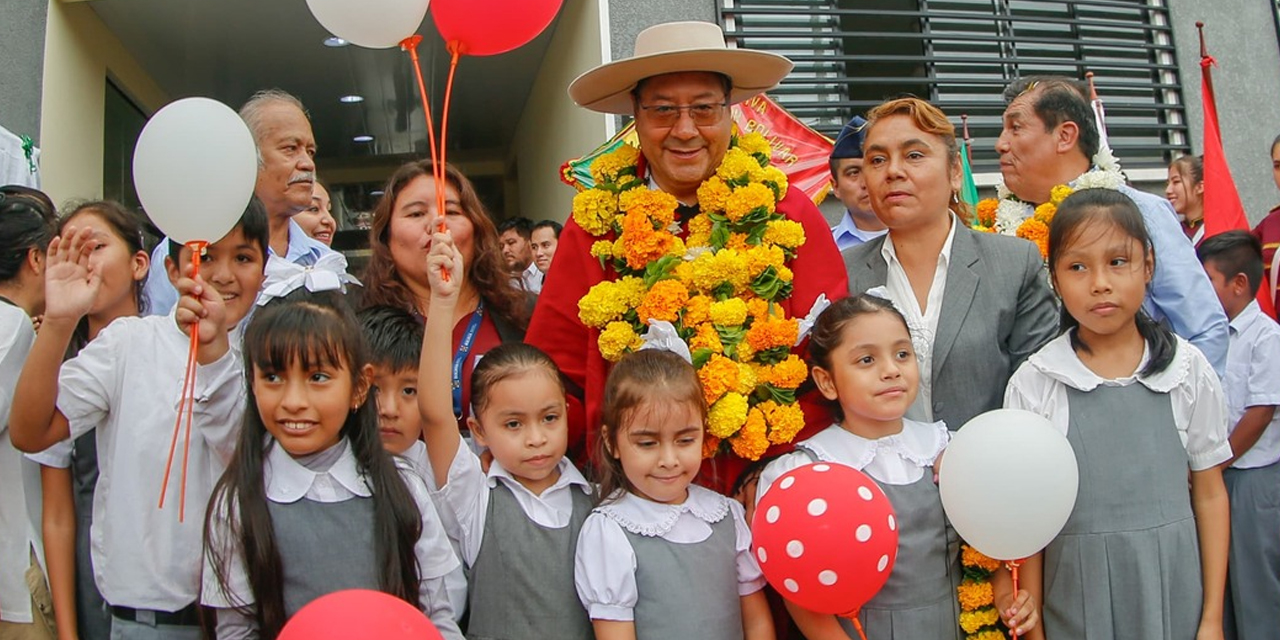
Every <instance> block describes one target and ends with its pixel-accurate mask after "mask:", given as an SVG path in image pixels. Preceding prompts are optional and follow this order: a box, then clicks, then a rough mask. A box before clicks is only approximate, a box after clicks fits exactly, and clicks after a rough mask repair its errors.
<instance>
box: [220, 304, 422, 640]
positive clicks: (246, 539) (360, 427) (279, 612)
mask: <svg viewBox="0 0 1280 640" xmlns="http://www.w3.org/2000/svg"><path fill="white" fill-rule="evenodd" d="M243 353H244V360H245V385H246V388H247V389H248V397H247V400H246V403H247V405H248V409H247V410H246V411H245V416H244V425H243V427H242V429H241V432H240V438H239V440H238V441H237V444H236V451H235V455H234V456H233V458H232V460H231V464H230V465H228V467H227V470H226V472H225V473H224V474H223V475H222V478H221V479H219V480H218V484H217V485H216V486H215V488H214V491H213V496H212V497H211V499H210V508H209V510H208V512H207V515H206V517H205V549H206V554H207V555H208V557H209V559H210V561H211V564H212V565H213V570H214V574H215V577H216V579H217V580H218V583H219V584H220V585H222V586H223V587H224V588H225V587H226V586H227V585H228V583H229V580H228V578H229V576H230V566H229V561H230V558H231V553H230V552H231V548H236V547H238V550H239V551H240V552H241V554H242V557H243V558H244V564H245V568H246V571H247V574H248V580H249V586H250V588H251V590H252V592H253V600H254V604H251V605H243V606H241V607H239V610H240V612H241V613H242V614H243V615H246V616H249V617H250V618H252V619H254V620H256V621H257V623H258V626H259V629H260V630H261V635H262V637H263V638H275V637H276V635H278V634H279V633H280V630H281V628H282V627H283V626H284V623H285V620H286V617H287V616H286V612H285V605H284V588H285V585H284V573H283V571H282V566H281V559H280V553H279V550H278V548H277V540H276V536H275V529H274V526H273V525H272V522H271V514H270V511H269V510H268V508H267V496H266V488H265V484H264V478H263V467H264V464H265V462H266V455H267V452H268V451H269V449H270V447H271V446H272V444H274V442H273V441H272V440H271V439H270V438H269V437H268V432H267V429H266V427H265V425H264V424H263V421H262V417H261V416H260V415H259V413H258V411H257V399H256V397H255V395H254V391H253V378H254V370H255V369H264V370H280V369H284V368H287V367H288V366H290V365H291V364H292V363H294V362H296V361H299V360H301V362H302V363H303V364H304V365H312V364H318V363H328V364H341V365H343V366H345V367H346V368H347V370H348V371H349V372H350V374H351V376H352V379H353V382H355V383H356V386H355V388H357V389H358V388H360V387H361V386H362V385H363V384H364V382H363V380H362V379H361V377H360V376H361V374H360V371H361V370H362V369H363V368H364V366H365V364H366V363H367V361H368V355H367V347H366V346H365V342H364V339H363V337H362V336H361V335H360V330H359V324H358V323H357V322H356V318H355V314H354V313H352V311H351V309H350V308H349V307H348V306H347V303H346V301H345V300H344V299H343V296H342V294H340V293H338V292H336V291H326V292H321V293H311V292H309V291H307V290H306V289H298V290H297V291H294V292H293V293H290V294H289V295H288V296H285V297H283V298H277V299H275V300H272V301H271V302H270V303H268V304H267V305H266V306H264V307H263V308H261V309H259V310H258V311H257V313H255V314H254V316H253V319H252V320H251V321H250V322H249V326H248V328H247V329H246V331H245V335H244V348H243ZM374 404H375V403H374V402H371V401H370V400H369V398H368V397H367V396H366V398H365V401H364V403H362V404H361V405H360V406H359V407H358V408H357V409H355V410H353V411H351V412H350V413H349V414H348V415H347V420H346V423H345V424H343V426H342V431H341V436H342V437H344V438H346V439H347V441H348V446H350V447H351V451H352V453H353V454H354V455H355V459H356V466H357V468H358V469H359V471H360V473H361V474H363V475H364V476H365V478H366V479H367V481H368V483H369V486H370V489H371V490H372V494H373V496H372V499H373V505H374V511H373V513H374V515H373V522H372V523H370V525H371V526H372V527H373V529H374V540H375V541H376V543H375V544H376V545H377V549H376V557H377V563H378V582H379V589H381V590H382V591H384V592H386V593H388V594H391V595H394V596H396V597H398V598H401V599H403V600H405V601H406V602H409V603H410V604H412V605H414V606H415V607H417V606H418V605H419V602H418V598H419V592H418V586H419V585H418V565H417V556H416V554H415V553H414V545H415V544H416V543H417V541H418V538H419V537H420V536H421V534H422V520H421V513H420V512H419V510H418V507H417V504H416V502H415V501H414V499H413V495H412V494H411V493H410V492H409V488H408V487H407V486H405V484H404V481H403V479H402V478H401V476H400V472H399V471H398V469H397V468H396V466H395V463H394V462H393V461H392V458H391V457H390V456H389V455H388V454H387V453H386V452H385V451H384V450H383V448H382V440H381V438H380V437H379V435H378V416H377V410H376V408H375V406H374ZM264 442H267V443H268V444H266V445H264ZM221 505H230V508H225V509H224V508H221ZM232 510H234V511H232ZM220 511H221V512H223V513H229V512H233V513H235V514H236V516H238V519H239V522H238V527H237V528H236V529H234V530H233V531H232V532H231V535H230V536H228V537H227V540H226V542H225V544H224V545H223V547H222V548H218V547H217V545H215V543H214V540H215V539H214V538H213V537H212V535H211V532H212V525H213V521H214V518H215V517H216V516H215V514H217V513H218V512H220ZM232 521H233V522H234V521H235V519H232ZM284 544H287V541H285V542H284ZM231 545H234V547H231ZM228 547H231V548H228Z"/></svg>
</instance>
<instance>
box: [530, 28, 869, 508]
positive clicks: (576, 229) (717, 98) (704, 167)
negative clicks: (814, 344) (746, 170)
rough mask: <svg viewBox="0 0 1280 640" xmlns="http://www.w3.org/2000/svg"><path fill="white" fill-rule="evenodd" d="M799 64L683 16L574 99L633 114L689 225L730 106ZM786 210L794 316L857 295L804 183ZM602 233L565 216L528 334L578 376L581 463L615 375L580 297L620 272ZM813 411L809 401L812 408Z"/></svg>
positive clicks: (573, 379) (722, 479) (654, 174)
mask: <svg viewBox="0 0 1280 640" xmlns="http://www.w3.org/2000/svg"><path fill="white" fill-rule="evenodd" d="M791 67H792V64H791V61H790V60H787V59H786V58H784V57H782V56H780V55H777V54H773V53H766V52H761V51H749V50H746V49H731V48H729V47H727V46H726V45H725V41H724V32H723V31H721V30H720V27H718V26H716V25H714V24H711V23H706V22H673V23H666V24H659V25H656V26H653V27H650V28H648V29H646V30H644V31H643V32H641V33H640V35H639V36H637V37H636V43H635V55H633V56H632V57H630V58H625V59H622V60H616V61H614V62H610V63H607V64H603V65H601V66H599V67H596V68H594V69H592V70H590V71H587V72H586V73H584V74H582V75H581V76H579V77H578V78H577V79H576V80H574V81H573V83H572V84H571V85H569V96H570V97H571V98H573V100H574V102H576V103H578V104H579V105H581V106H583V107H585V108H587V109H591V110H593V111H600V112H603V113H614V114H620V115H633V116H635V125H636V133H637V134H638V135H639V139H640V152H641V156H642V157H641V158H640V163H639V167H638V168H639V170H640V172H641V175H640V178H641V180H644V181H646V182H647V183H648V185H649V188H651V189H660V190H662V191H665V192H667V193H669V194H671V195H672V196H675V198H676V199H677V200H678V201H679V202H680V203H681V205H682V206H681V207H680V209H679V210H678V211H677V220H678V221H679V222H680V224H681V225H682V226H685V225H686V224H687V221H688V220H689V218H691V217H692V216H693V215H694V214H696V212H697V205H698V187H699V186H700V185H701V184H702V183H703V181H704V180H706V179H707V178H709V177H711V176H712V175H714V174H715V171H716V169H717V167H719V165H720V162H721V161H722V160H723V159H724V157H725V153H726V152H727V151H728V149H729V147H730V145H731V144H732V138H733V119H732V117H731V116H730V110H729V106H730V105H732V104H735V103H738V102H742V101H743V100H747V99H748V98H751V97H752V96H755V95H758V94H760V93H762V92H764V91H767V90H769V89H772V88H773V87H775V86H777V85H778V83H779V82H781V81H782V79H783V78H784V77H785V76H786V75H787V73H788V72H790V71H791ZM782 168H783V169H784V170H785V167H782ZM777 210H778V211H780V212H782V213H783V214H785V215H786V216H787V217H788V218H789V219H791V220H794V221H797V222H799V223H801V224H802V225H803V226H804V233H805V238H806V241H805V244H804V245H803V246H802V247H800V249H799V252H798V255H797V256H796V258H795V259H793V260H792V261H791V262H789V263H788V266H789V267H790V269H791V270H792V271H793V272H794V274H795V277H794V280H793V282H794V289H793V292H792V295H791V297H790V298H788V299H786V300H783V301H782V302H781V303H780V304H781V305H782V306H783V308H784V309H785V310H786V311H787V313H788V315H789V316H791V317H796V316H799V317H804V315H805V314H806V313H807V312H808V311H809V309H810V308H811V307H812V305H813V303H814V300H816V299H817V298H818V296H819V295H820V294H826V296H827V298H828V299H830V300H835V299H838V298H842V297H844V296H845V295H847V294H848V286H847V284H846V279H845V274H844V272H843V269H842V268H841V265H842V262H841V260H840V254H839V252H838V251H837V250H836V245H835V242H834V241H833V240H832V238H831V231H830V229H829V227H828V226H827V224H826V221H825V220H824V219H823V217H822V214H821V213H819V211H818V209H817V207H816V206H814V204H813V202H811V201H810V200H809V199H808V198H807V197H806V196H805V195H804V194H803V193H801V192H800V190H799V189H791V190H789V191H788V193H787V195H786V196H785V197H783V198H782V199H781V200H779V201H778V203H777ZM685 228H686V229H687V227H685ZM596 239H597V238H594V237H592V236H591V235H589V234H588V233H587V232H586V231H584V230H583V229H582V227H580V226H579V225H578V224H577V223H576V222H575V221H574V220H573V219H572V218H570V219H569V221H568V222H567V223H566V224H565V227H564V230H563V232H561V235H560V245H559V249H558V250H557V253H556V260H555V262H554V263H552V266H551V273H550V274H548V277H547V283H548V284H547V286H546V288H544V289H543V290H542V294H541V297H540V299H539V300H538V304H537V307H536V309H535V311H534V314H533V319H532V320H531V321H530V324H529V332H528V334H527V337H526V341H527V342H529V343H530V344H533V345H535V346H537V347H539V348H541V349H542V350H544V351H546V352H547V353H548V354H550V355H551V357H552V358H553V359H554V360H555V361H556V364H558V365H559V367H560V370H561V371H562V372H563V373H564V376H565V379H566V380H567V382H568V384H567V386H568V391H569V396H570V405H569V425H570V432H569V449H570V454H571V455H572V456H573V457H575V458H576V459H578V460H582V459H584V458H585V455H584V454H585V450H586V445H587V442H588V441H594V437H593V436H594V434H595V433H596V430H597V429H598V428H599V425H600V417H601V401H602V399H603V396H604V382H605V375H606V374H607V372H608V362H606V361H605V359H604V358H603V357H602V356H601V355H600V349H599V347H598V345H597V339H598V337H599V332H598V331H597V330H595V329H591V328H588V327H586V326H584V325H583V324H582V322H581V320H579V318H578V300H579V299H581V298H582V296H583V295H585V294H586V293H587V291H588V290H589V289H590V288H591V287H592V286H593V285H595V284H597V283H599V282H601V281H602V280H606V279H615V278H617V274H616V273H615V272H614V271H613V269H611V268H610V269H608V270H606V269H605V268H603V267H601V263H600V261H599V260H598V259H596V258H594V257H592V256H591V255H590V248H591V245H592V243H593V242H594V241H595V240H596ZM811 408H814V407H809V406H806V407H805V409H806V417H810V415H811V412H810V409H811ZM815 410H816V415H813V416H812V417H814V418H815V420H816V422H815V421H809V422H808V424H810V425H812V426H814V427H815V429H814V431H816V430H817V429H819V428H821V427H823V426H826V425H829V424H830V419H829V417H828V416H827V415H826V413H825V409H823V408H816V409H815ZM824 420H825V421H824ZM797 440H799V437H798V438H797ZM742 466H743V463H742V462H741V461H740V460H738V459H736V458H735V459H733V460H722V461H719V463H718V464H716V465H704V468H703V472H702V477H701V480H700V481H701V482H702V483H703V484H706V485H708V486H710V487H712V488H715V489H719V490H721V491H728V490H729V488H730V487H731V486H732V483H733V482H734V480H735V479H736V478H737V475H738V472H739V471H740V470H741V469H742Z"/></svg>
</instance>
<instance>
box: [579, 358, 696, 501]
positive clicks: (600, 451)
mask: <svg viewBox="0 0 1280 640" xmlns="http://www.w3.org/2000/svg"><path fill="white" fill-rule="evenodd" d="M603 404H604V411H603V415H602V416H601V419H600V433H599V434H598V435H597V436H596V441H595V443H594V445H591V451H592V454H593V458H594V460H593V461H592V462H593V464H594V465H595V469H596V475H597V478H596V480H597V481H598V482H599V483H600V492H599V493H598V494H597V495H598V496H599V500H600V503H601V504H603V503H606V502H613V501H614V500H617V499H619V498H621V497H622V494H623V492H624V491H631V490H632V487H631V483H630V482H629V481H628V480H627V474H626V472H624V471H623V469H622V462H621V461H620V460H619V459H618V458H617V457H615V456H614V453H615V452H617V451H618V443H619V441H620V440H621V438H622V434H623V432H625V431H626V430H627V428H628V427H629V426H630V424H631V421H632V419H633V418H635V417H636V415H637V413H638V412H639V411H641V410H644V409H646V408H650V409H652V408H656V409H657V410H659V411H666V410H670V409H671V408H672V407H676V406H680V405H686V406H692V407H694V408H695V409H696V410H697V412H698V417H699V419H700V420H701V421H702V424H703V425H704V429H705V425H706V423H707V401H706V399H705V398H703V395H702V383H701V382H699V381H698V374H697V372H696V371H694V369H693V365H691V364H689V363H688V362H686V361H685V359H684V358H681V357H680V356H678V355H676V354H674V353H671V352H670V351H659V350H657V349H645V350H643V351H636V352H634V353H629V354H627V355H626V356H624V357H623V358H622V359H621V360H619V361H618V363H617V364H615V365H613V369H611V370H610V371H609V378H608V379H607V380H606V381H605V383H604V403H603ZM703 437H704V438H705V437H706V434H705V432H704V434H703Z"/></svg>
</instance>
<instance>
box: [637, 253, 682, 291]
mask: <svg viewBox="0 0 1280 640" xmlns="http://www.w3.org/2000/svg"><path fill="white" fill-rule="evenodd" d="M680 260H681V258H680V257H679V256H662V257H661V258H658V259H657V260H654V261H653V262H650V263H649V264H648V266H646V267H645V270H644V286H645V287H646V288H652V287H653V285H655V284H657V283H658V282H659V281H661V280H666V279H668V278H670V277H671V272H672V271H673V270H675V268H676V265H678V264H680Z"/></svg>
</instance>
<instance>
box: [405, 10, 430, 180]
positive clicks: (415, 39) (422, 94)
mask: <svg viewBox="0 0 1280 640" xmlns="http://www.w3.org/2000/svg"><path fill="white" fill-rule="evenodd" d="M421 42H422V36H420V35H416V34H415V35H412V36H409V37H408V38H405V39H404V40H401V41H400V49H401V50H402V51H406V52H408V53H409V59H410V60H411V61H412V62H413V72H414V75H415V76H417V78H418V97H419V98H420V99H421V100H422V113H423V115H424V116H425V117H426V119H427V146H428V148H429V150H430V151H431V164H432V165H435V164H436V129H435V124H434V123H433V122H432V120H431V101H430V100H428V99H427V84H426V83H425V82H423V80H422V64H421V63H420V62H419V61H418V45H419V44H420V43H421Z"/></svg>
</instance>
